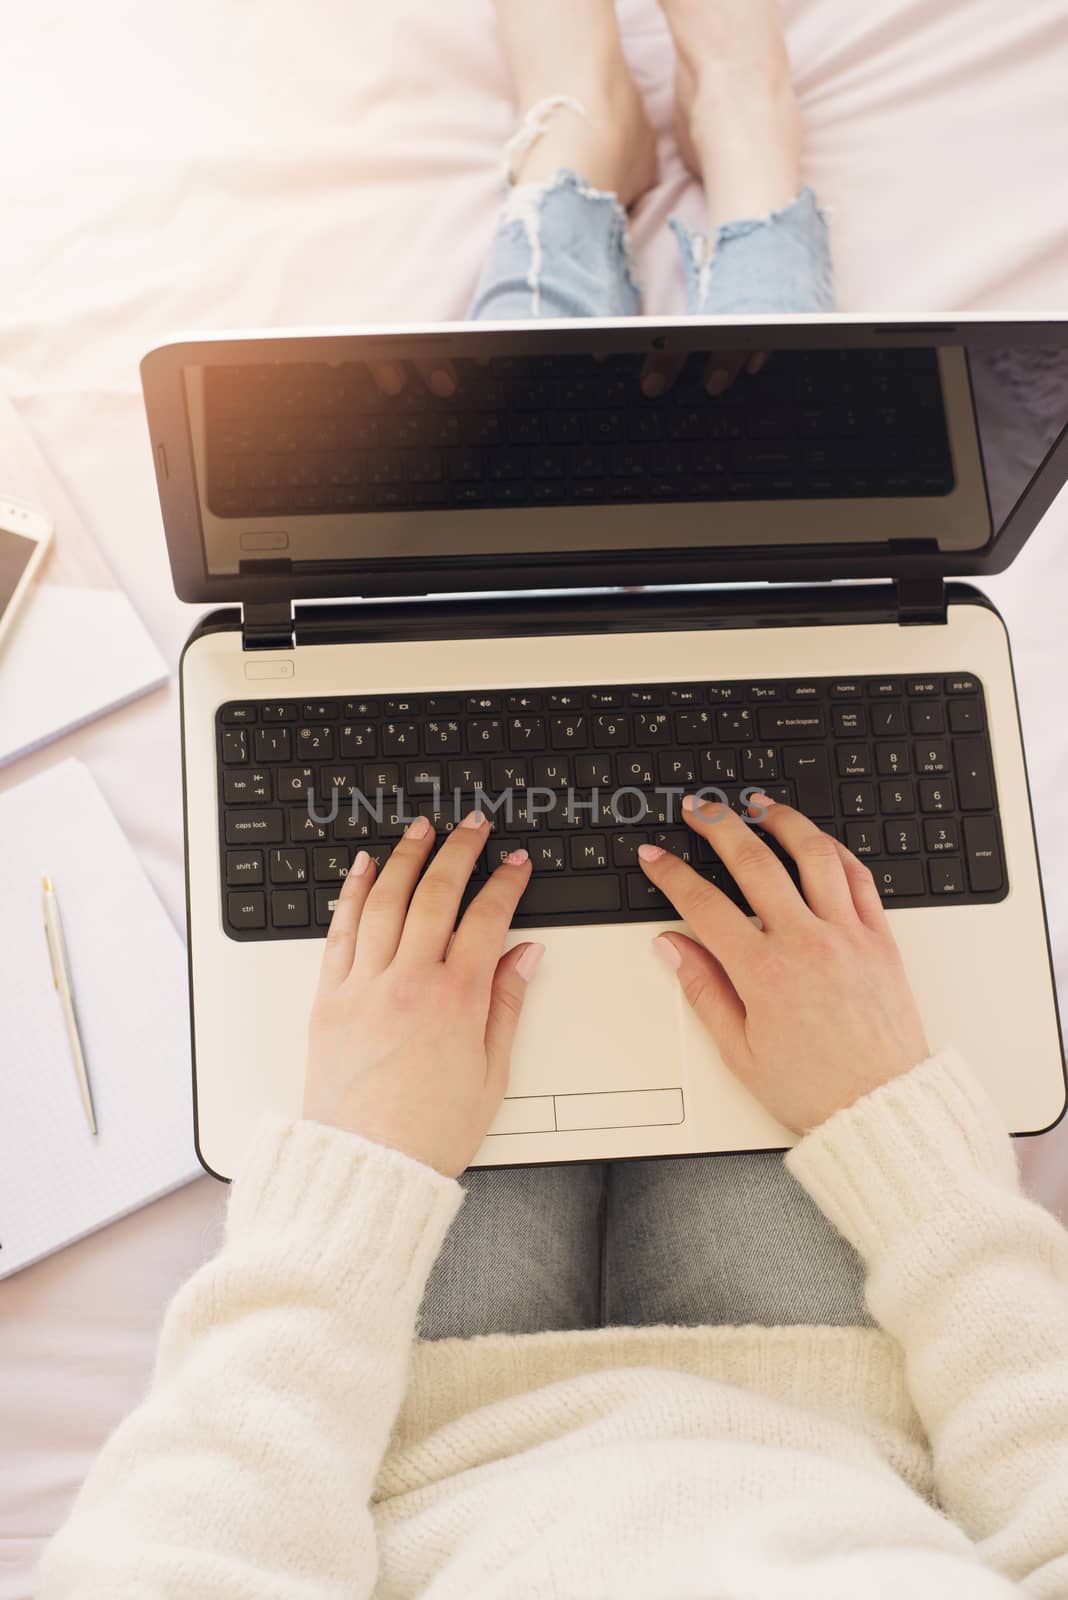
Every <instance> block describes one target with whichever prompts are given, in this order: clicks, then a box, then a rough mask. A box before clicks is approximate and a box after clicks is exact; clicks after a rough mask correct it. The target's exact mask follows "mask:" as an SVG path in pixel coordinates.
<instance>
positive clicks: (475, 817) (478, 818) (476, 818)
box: [460, 811, 486, 828]
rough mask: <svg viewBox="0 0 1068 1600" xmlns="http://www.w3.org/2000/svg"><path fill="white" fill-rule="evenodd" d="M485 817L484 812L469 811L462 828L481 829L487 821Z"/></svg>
mask: <svg viewBox="0 0 1068 1600" xmlns="http://www.w3.org/2000/svg"><path fill="white" fill-rule="evenodd" d="M485 816H486V814H485V812H484V811H469V812H468V813H467V815H466V817H465V818H464V819H463V821H462V822H461V824H460V826H461V828H481V826H482V824H483V822H484V821H485Z"/></svg>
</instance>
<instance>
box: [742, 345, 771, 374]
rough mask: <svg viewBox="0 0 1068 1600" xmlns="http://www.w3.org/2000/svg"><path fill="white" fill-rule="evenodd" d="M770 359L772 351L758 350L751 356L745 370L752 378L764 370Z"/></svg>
mask: <svg viewBox="0 0 1068 1600" xmlns="http://www.w3.org/2000/svg"><path fill="white" fill-rule="evenodd" d="M770 359H771V353H770V351H768V350H757V351H756V352H755V354H753V355H751V356H750V357H749V360H748V361H747V362H746V364H745V370H746V372H747V373H748V374H749V376H750V377H751V378H755V377H756V376H757V374H758V373H760V372H763V370H764V368H765V367H766V366H767V364H768V362H769V361H770Z"/></svg>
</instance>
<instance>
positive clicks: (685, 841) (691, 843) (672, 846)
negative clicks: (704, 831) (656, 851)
mask: <svg viewBox="0 0 1068 1600" xmlns="http://www.w3.org/2000/svg"><path fill="white" fill-rule="evenodd" d="M652 842H653V844H656V845H659V846H660V848H661V850H670V851H671V854H672V855H673V856H678V858H679V860H680V861H685V862H686V863H687V865H692V863H693V859H694V854H695V847H696V844H697V834H695V833H691V832H690V831H689V829H688V828H656V829H654V831H653V840H652Z"/></svg>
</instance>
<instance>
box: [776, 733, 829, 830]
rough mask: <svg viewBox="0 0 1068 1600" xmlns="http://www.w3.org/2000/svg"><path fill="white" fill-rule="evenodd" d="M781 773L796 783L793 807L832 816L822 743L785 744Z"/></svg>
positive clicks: (812, 815) (809, 813) (810, 813)
mask: <svg viewBox="0 0 1068 1600" xmlns="http://www.w3.org/2000/svg"><path fill="white" fill-rule="evenodd" d="M783 768H784V773H783V775H784V776H785V777H787V778H792V779H793V781H794V783H795V784H796V785H797V809H798V811H802V812H804V814H805V816H806V817H833V816H834V795H833V793H832V790H831V773H830V768H829V766H828V764H827V752H826V750H825V749H824V748H823V746H822V745H818V744H815V745H794V746H792V747H791V746H787V748H786V750H785V752H784V763H783Z"/></svg>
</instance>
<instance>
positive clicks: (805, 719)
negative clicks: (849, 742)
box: [720, 706, 826, 744]
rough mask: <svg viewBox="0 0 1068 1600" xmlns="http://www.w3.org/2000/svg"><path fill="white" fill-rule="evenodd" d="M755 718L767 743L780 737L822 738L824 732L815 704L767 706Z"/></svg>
mask: <svg viewBox="0 0 1068 1600" xmlns="http://www.w3.org/2000/svg"><path fill="white" fill-rule="evenodd" d="M720 715H721V716H722V715H723V713H722V712H721V713H720ZM757 718H758V722H759V726H760V737H761V739H765V740H767V742H768V743H769V744H772V743H775V742H777V741H779V740H781V739H807V740H809V741H811V740H813V739H822V738H823V737H824V735H825V733H826V729H825V728H824V725H823V712H822V710H820V709H818V708H817V707H815V706H813V707H807V706H783V707H781V708H776V707H774V706H768V707H767V708H766V709H762V710H760V711H759V712H758V713H757Z"/></svg>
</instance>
